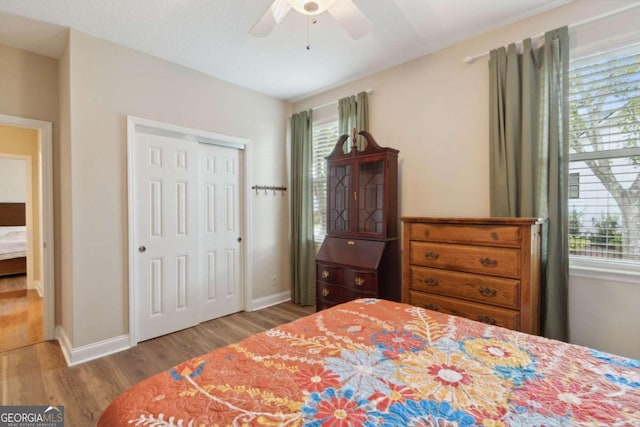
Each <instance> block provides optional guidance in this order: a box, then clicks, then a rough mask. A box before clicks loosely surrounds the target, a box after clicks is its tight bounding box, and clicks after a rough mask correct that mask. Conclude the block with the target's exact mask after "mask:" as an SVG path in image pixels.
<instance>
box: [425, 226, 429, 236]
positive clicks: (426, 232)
mask: <svg viewBox="0 0 640 427" xmlns="http://www.w3.org/2000/svg"><path fill="white" fill-rule="evenodd" d="M424 235H425V236H427V237H429V229H428V228H425V229H424Z"/></svg>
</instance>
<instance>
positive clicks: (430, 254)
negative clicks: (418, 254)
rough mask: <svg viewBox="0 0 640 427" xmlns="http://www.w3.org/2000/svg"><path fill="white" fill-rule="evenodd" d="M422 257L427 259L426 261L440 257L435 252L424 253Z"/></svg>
mask: <svg viewBox="0 0 640 427" xmlns="http://www.w3.org/2000/svg"><path fill="white" fill-rule="evenodd" d="M424 257H425V258H427V259H431V260H436V259H438V257H440V254H438V253H436V252H426V253H425V254H424Z"/></svg>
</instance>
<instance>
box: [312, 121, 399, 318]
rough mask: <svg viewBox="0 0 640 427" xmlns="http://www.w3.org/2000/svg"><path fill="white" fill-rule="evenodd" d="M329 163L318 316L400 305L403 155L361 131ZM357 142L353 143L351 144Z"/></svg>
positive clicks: (343, 140)
mask: <svg viewBox="0 0 640 427" xmlns="http://www.w3.org/2000/svg"><path fill="white" fill-rule="evenodd" d="M357 135H359V136H360V141H361V142H360V144H359V145H358V144H356V143H355V142H354V141H355V140H356V133H355V131H354V135H353V136H352V137H349V136H348V135H342V136H341V137H340V138H339V139H338V142H337V144H336V146H335V147H334V149H333V151H332V152H331V154H330V155H329V156H328V157H327V235H326V237H325V239H324V242H323V243H322V246H321V247H320V250H319V252H318V254H317V256H316V274H317V288H316V289H317V290H316V310H323V309H325V308H329V307H332V306H334V305H336V304H340V303H343V302H347V301H350V300H353V299H356V298H365V297H376V298H385V299H390V300H394V301H399V300H400V294H401V283H400V247H399V243H398V242H399V239H398V237H399V236H398V192H397V191H398V150H395V149H393V148H383V147H380V146H379V145H378V143H377V142H376V141H375V139H374V138H373V136H371V134H370V133H368V132H366V131H361V132H359V133H358V134H357ZM349 139H351V141H352V142H351V143H349Z"/></svg>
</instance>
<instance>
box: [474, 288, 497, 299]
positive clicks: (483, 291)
mask: <svg viewBox="0 0 640 427" xmlns="http://www.w3.org/2000/svg"><path fill="white" fill-rule="evenodd" d="M478 292H480V293H481V294H482V295H484V296H485V297H495V296H496V294H497V293H498V291H497V290H496V289H492V288H480V289H478Z"/></svg>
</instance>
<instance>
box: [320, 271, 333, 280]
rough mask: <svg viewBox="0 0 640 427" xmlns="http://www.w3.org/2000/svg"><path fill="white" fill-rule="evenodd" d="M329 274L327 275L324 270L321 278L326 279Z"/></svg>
mask: <svg viewBox="0 0 640 427" xmlns="http://www.w3.org/2000/svg"><path fill="white" fill-rule="evenodd" d="M330 274H331V273H329V272H328V271H327V270H325V271H323V272H322V278H323V279H326V278H327V277H329V275H330Z"/></svg>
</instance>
